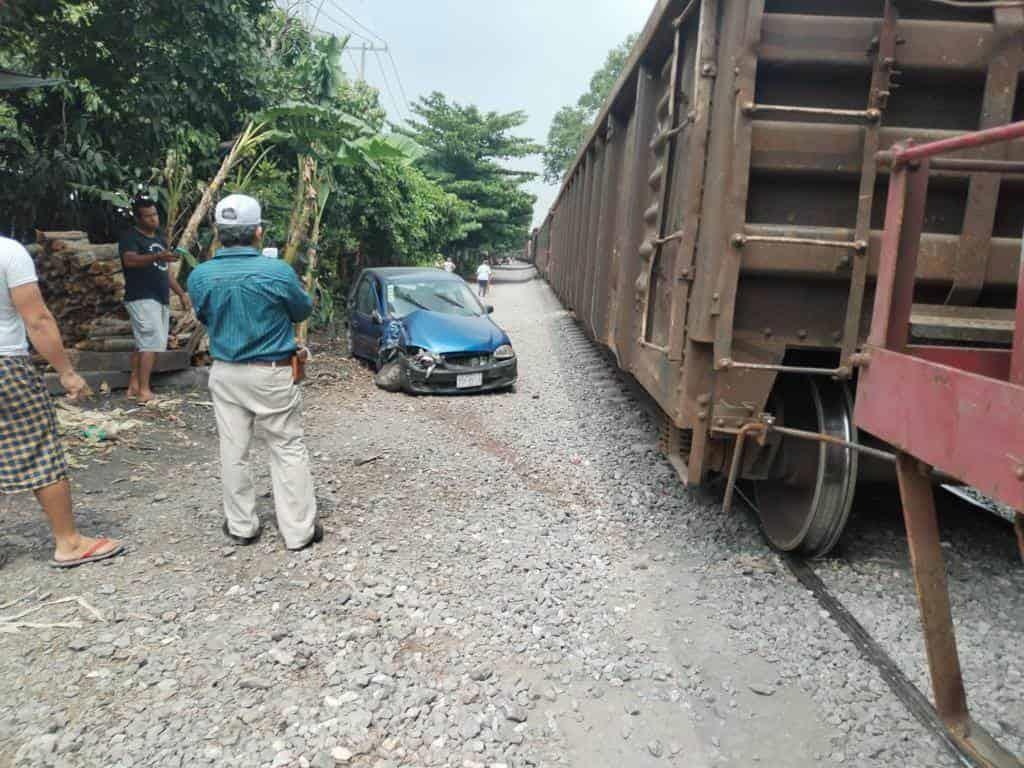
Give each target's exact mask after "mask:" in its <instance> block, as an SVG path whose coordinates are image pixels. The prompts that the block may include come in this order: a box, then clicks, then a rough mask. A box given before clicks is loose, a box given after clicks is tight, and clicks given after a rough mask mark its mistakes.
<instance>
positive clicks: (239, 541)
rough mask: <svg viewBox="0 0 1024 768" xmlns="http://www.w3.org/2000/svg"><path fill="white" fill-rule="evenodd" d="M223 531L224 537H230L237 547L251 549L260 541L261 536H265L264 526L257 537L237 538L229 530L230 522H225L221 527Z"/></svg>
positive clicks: (260, 528)
mask: <svg viewBox="0 0 1024 768" xmlns="http://www.w3.org/2000/svg"><path fill="white" fill-rule="evenodd" d="M221 531H223V533H224V535H225V536H227V537H228V540H229V541H230V542H231V543H232V544H234V545H235V546H236V547H251V546H252V545H253V544H255V543H256V542H257V541H259V540H260V536H262V535H263V526H262V525H261V526H260V527H259V529H258V530H257V531H256V533H255V535H253V536H249V537H248V538H246V537H245V536H235V534H233V533H232V532H231V530H230V529H229V528H228V521H227V520H225V521H224V525H222V526H221Z"/></svg>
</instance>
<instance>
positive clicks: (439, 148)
mask: <svg viewBox="0 0 1024 768" xmlns="http://www.w3.org/2000/svg"><path fill="white" fill-rule="evenodd" d="M412 111H413V112H414V113H415V114H416V115H417V117H418V119H413V120H410V121H409V125H408V128H406V129H405V131H404V132H405V133H406V134H407V135H408V136H410V137H411V138H413V139H414V140H415V141H416V142H417V144H419V145H420V146H422V147H423V148H424V149H425V150H426V152H425V154H424V155H423V157H422V158H421V159H420V160H419V166H420V167H421V168H422V169H423V170H424V171H425V172H426V174H427V175H428V176H429V177H430V178H432V179H435V180H436V181H437V182H438V183H439V184H440V185H441V187H442V188H443V189H445V190H446V191H448V192H450V193H452V194H454V195H455V196H456V197H458V198H459V199H460V200H462V201H464V202H466V203H467V204H468V205H469V206H470V215H471V218H472V221H473V223H472V224H471V225H470V226H471V228H472V229H473V231H472V232H470V233H468V235H467V237H466V239H465V241H464V247H465V248H466V249H469V250H470V251H479V250H491V251H494V250H499V251H500V250H503V249H507V248H512V247H516V246H518V245H520V244H521V243H522V242H523V240H524V239H525V238H526V235H527V233H528V231H529V225H530V218H531V216H532V214H533V206H534V203H536V197H535V196H534V195H532V194H530V193H529V192H527V191H526V190H524V189H523V188H522V185H523V184H524V183H526V182H527V181H529V180H530V179H532V178H534V174H532V173H529V172H525V171H514V170H510V169H509V168H507V167H506V165H505V163H507V162H508V161H509V160H516V159H519V158H523V157H527V156H528V155H533V154H536V153H537V152H539V151H540V147H538V146H537V145H536V144H534V143H533V142H532V141H531V140H530V139H526V138H522V137H520V136H516V135H515V134H514V133H513V131H514V130H515V129H516V128H519V127H521V126H522V125H523V124H524V123H525V122H526V120H527V117H526V115H525V113H523V112H508V113H500V112H481V111H480V110H479V109H478V108H477V107H475V106H467V105H462V104H458V103H456V102H454V101H449V100H448V99H447V98H446V97H445V96H444V94H441V93H437V92H434V93H432V94H430V95H429V96H425V97H423V98H420V99H419V100H418V101H417V102H416V103H415V104H413V105H412Z"/></svg>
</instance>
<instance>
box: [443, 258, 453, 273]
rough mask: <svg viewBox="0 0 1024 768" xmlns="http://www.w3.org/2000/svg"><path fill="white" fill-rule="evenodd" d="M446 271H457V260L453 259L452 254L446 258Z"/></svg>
mask: <svg viewBox="0 0 1024 768" xmlns="http://www.w3.org/2000/svg"><path fill="white" fill-rule="evenodd" d="M444 271H445V272H454V271H455V262H454V261H452V257H451V256H449V257H448V258H447V259H445V260H444Z"/></svg>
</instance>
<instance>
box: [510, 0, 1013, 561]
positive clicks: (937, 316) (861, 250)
mask: <svg viewBox="0 0 1024 768" xmlns="http://www.w3.org/2000/svg"><path fill="white" fill-rule="evenodd" d="M964 6H970V4H969V3H959V2H949V1H948V0H660V1H659V2H658V3H657V6H656V8H655V10H654V12H653V15H652V16H651V18H650V20H649V21H648V23H647V25H646V27H645V29H644V31H643V33H642V36H641V38H640V40H639V41H638V43H637V45H636V47H635V49H634V50H633V52H632V55H631V57H630V59H629V62H628V64H627V66H626V69H625V71H624V72H623V74H622V76H621V78H620V79H619V81H618V83H617V84H616V86H615V88H614V91H613V93H612V94H611V96H610V98H609V100H608V102H607V103H606V104H605V106H604V109H603V111H602V113H601V114H600V116H599V119H598V121H597V124H596V127H595V128H594V130H593V131H592V133H591V135H590V137H589V139H588V141H587V143H586V145H585V147H584V148H583V149H582V150H581V152H580V154H579V156H578V158H577V160H576V162H575V165H574V166H573V168H572V169H571V171H570V172H569V173H568V174H567V176H566V179H565V182H564V184H563V186H562V189H561V192H560V194H559V196H558V198H557V201H556V203H555V205H554V207H553V208H552V210H551V211H550V213H549V215H548V217H547V219H546V221H545V223H544V225H543V226H542V227H541V228H540V229H539V231H538V232H536V233H535V235H534V236H533V242H532V243H531V246H530V252H531V254H532V258H533V259H534V260H535V262H536V264H537V266H538V268H539V270H540V271H541V273H542V275H544V276H545V277H546V279H547V280H548V282H549V283H550V284H551V286H552V287H553V288H554V290H555V291H556V293H557V294H558V296H559V297H560V298H561V299H562V301H563V302H564V303H565V305H566V306H567V307H569V308H571V309H572V310H573V311H574V313H575V316H576V318H577V319H578V321H579V322H580V323H581V324H582V326H583V327H584V328H585V329H586V330H587V332H588V333H589V334H590V335H591V336H592V337H593V338H594V339H595V340H596V341H598V342H599V343H601V344H603V345H605V346H607V347H608V348H609V349H610V350H612V352H614V354H615V356H616V358H617V360H618V363H619V365H620V366H621V367H622V368H623V369H625V370H627V371H629V372H630V373H631V374H632V375H633V376H634V377H635V378H636V379H637V380H638V381H639V383H640V384H641V385H642V386H643V387H644V389H646V391H647V392H648V393H649V394H650V395H651V396H652V397H653V398H654V400H656V401H657V403H658V405H659V406H660V408H661V410H662V411H663V412H664V416H665V433H664V438H663V443H664V444H663V448H664V449H665V451H666V453H667V455H668V456H669V458H670V460H671V461H672V463H673V464H674V465H675V466H676V468H677V469H678V471H679V473H680V475H681V476H682V478H683V480H684V481H685V482H689V483H694V484H696V483H700V482H702V481H704V480H706V479H707V478H708V477H709V476H711V475H714V474H716V473H719V474H724V473H725V472H727V471H728V470H729V469H730V464H731V461H732V459H733V456H734V453H735V451H734V448H735V446H736V443H737V437H738V436H739V435H740V434H741V432H742V431H743V430H744V429H745V428H746V427H748V426H749V425H752V424H755V423H758V422H760V423H764V422H765V421H766V420H767V421H770V422H772V423H774V424H776V425H782V426H784V427H789V428H792V429H796V430H801V431H803V432H813V433H824V434H825V435H828V436H831V437H833V438H836V439H838V440H839V441H847V442H857V441H861V442H863V441H865V440H870V436H866V435H863V434H861V435H858V434H857V430H856V428H855V427H854V425H853V419H852V404H853V399H852V398H853V393H854V390H855V387H856V381H857V377H858V365H859V364H860V363H861V362H862V357H861V355H860V354H859V353H860V351H861V348H862V345H863V343H864V341H865V338H866V336H867V332H868V326H869V325H870V321H871V309H872V303H873V301H874V292H875V278H876V275H877V273H878V269H879V253H880V249H881V229H882V227H883V223H884V211H885V204H886V194H887V184H888V171H887V169H886V167H885V164H884V163H879V162H877V159H878V157H879V153H883V155H884V152H885V151H886V150H889V149H890V148H892V147H893V146H894V145H895V144H897V143H898V142H903V141H905V140H912V141H915V142H919V143H920V142H925V141H931V140H936V139H941V138H945V137H950V136H956V135H959V134H962V133H964V132H967V131H975V130H978V129H980V128H988V127H992V126H997V125H1002V124H1005V123H1008V122H1010V121H1011V120H1014V119H1020V117H1021V116H1022V113H1024V98H1022V97H1021V96H1020V87H1021V84H1020V81H1019V75H1020V71H1021V68H1022V66H1024V46H1022V40H1024V9H1022V8H1021V7H1019V4H1016V5H1015V4H1012V3H1011V4H1006V3H1003V4H996V3H979V4H978V6H979V7H964ZM982 6H983V7H982ZM993 6H999V7H993ZM955 157H957V158H960V159H961V160H963V159H971V160H979V159H980V160H984V161H991V160H1008V159H1009V160H1020V159H1024V143H1022V142H1021V141H1015V142H1011V143H1008V144H1000V145H995V146H990V147H985V148H981V149H976V150H972V151H968V152H961V153H960V154H958V155H956V156H955ZM968 167H969V170H959V169H958V168H957V167H956V162H954V163H952V164H950V165H949V167H948V168H947V169H946V170H944V171H942V172H937V173H934V174H933V178H932V183H931V186H930V187H929V192H928V202H927V211H926V219H925V223H924V235H923V238H922V241H921V248H920V254H919V258H918V265H917V283H916V285H917V288H916V293H915V296H914V302H915V303H914V311H913V316H912V322H911V332H912V335H913V337H914V338H915V339H918V340H922V341H926V340H929V339H941V340H943V341H946V342H952V343H956V344H961V345H965V346H969V345H975V346H984V347H987V348H991V347H999V346H1008V345H1009V344H1010V343H1011V336H1012V325H1013V320H1012V318H1013V307H1014V301H1015V295H1016V285H1017V283H1018V268H1019V267H1018V265H1019V261H1020V250H1021V239H1020V233H1021V227H1022V224H1024V194H1022V192H1024V182H1022V176H1021V175H1020V174H1019V173H1017V174H1012V173H999V172H987V171H988V168H987V167H986V166H985V164H984V163H980V164H979V163H971V164H969V166H968ZM995 167H996V166H993V168H995ZM865 464H866V459H865V455H864V454H863V453H862V452H860V451H854V450H851V449H850V448H848V447H843V445H842V444H841V442H840V443H831V444H830V443H822V442H813V441H808V440H805V439H802V438H796V437H788V436H785V435H784V434H782V433H781V432H779V431H773V432H772V434H771V436H770V437H769V439H766V440H759V441H758V444H757V445H753V446H748V447H747V449H746V451H745V452H744V455H743V459H742V465H741V467H740V477H741V478H744V479H745V480H747V481H750V486H751V487H752V489H753V492H754V493H755V494H756V499H755V506H756V507H757V509H758V513H759V514H760V516H761V519H762V523H763V527H764V529H765V532H766V534H767V535H768V537H769V538H770V539H771V540H772V542H773V543H774V544H775V545H777V546H778V547H780V548H782V549H784V550H791V551H799V552H802V553H804V554H807V555H811V556H814V555H822V554H824V553H826V552H827V551H828V550H829V549H830V548H831V547H833V546H834V545H835V543H836V541H837V540H838V538H839V535H840V533H841V532H842V530H843V527H844V525H845V523H846V520H847V517H848V514H849V510H850V505H851V503H852V499H853V494H854V488H855V486H856V484H857V479H858V474H859V472H860V474H863V472H864V470H865Z"/></svg>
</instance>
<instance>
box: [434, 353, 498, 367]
mask: <svg viewBox="0 0 1024 768" xmlns="http://www.w3.org/2000/svg"><path fill="white" fill-rule="evenodd" d="M444 361H445V363H446V364H447V365H452V366H455V367H457V368H482V367H483V366H485V365H488V364H489V363H490V362H491V356H490V355H482V354H480V353H479V352H477V353H475V354H471V355H460V354H454V355H444Z"/></svg>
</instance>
